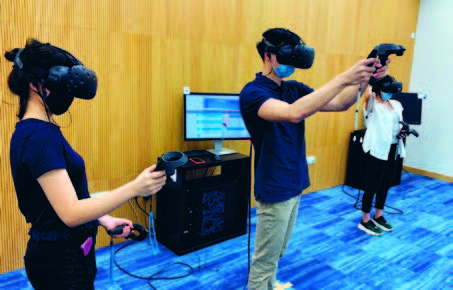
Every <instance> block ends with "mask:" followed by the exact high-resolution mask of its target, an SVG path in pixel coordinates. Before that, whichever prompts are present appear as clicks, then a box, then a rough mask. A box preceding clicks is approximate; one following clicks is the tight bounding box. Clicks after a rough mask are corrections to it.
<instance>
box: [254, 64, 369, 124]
mask: <svg viewBox="0 0 453 290" xmlns="http://www.w3.org/2000/svg"><path fill="white" fill-rule="evenodd" d="M370 64H372V65H373V66H371V67H368V65H370ZM376 64H378V60H377V59H365V60H361V61H359V62H357V63H356V64H355V65H354V66H352V67H351V68H350V69H348V70H347V71H345V72H344V73H342V74H340V75H338V76H336V77H335V78H334V79H332V80H331V81H329V82H328V83H327V84H325V85H324V86H322V87H321V88H319V89H317V90H315V91H314V92H312V93H311V94H308V95H306V96H304V97H302V98H300V99H299V100H297V101H296V102H294V103H292V104H288V103H286V102H283V101H280V100H276V99H269V100H267V101H265V102H264V103H263V104H262V105H261V107H260V109H259V110H258V115H259V116H260V117H261V118H263V119H265V120H268V121H271V122H292V123H299V122H300V121H302V120H304V119H306V118H308V117H309V116H311V115H313V114H314V113H316V112H318V111H320V110H321V109H322V108H323V107H324V106H326V105H327V104H328V103H329V102H330V101H331V100H332V99H333V98H335V96H337V94H338V93H339V92H341V91H342V90H343V89H345V88H346V87H348V86H351V85H358V84H361V83H364V82H368V80H369V78H370V77H371V76H372V75H373V72H374V71H375V68H374V65H376Z"/></svg>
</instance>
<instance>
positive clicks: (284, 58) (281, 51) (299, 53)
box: [263, 38, 315, 69]
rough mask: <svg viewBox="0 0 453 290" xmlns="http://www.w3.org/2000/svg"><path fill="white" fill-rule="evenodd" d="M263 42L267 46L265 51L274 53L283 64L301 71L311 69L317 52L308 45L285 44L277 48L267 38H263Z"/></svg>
mask: <svg viewBox="0 0 453 290" xmlns="http://www.w3.org/2000/svg"><path fill="white" fill-rule="evenodd" d="M263 42H264V43H265V44H266V48H265V50H264V51H265V52H271V53H274V54H275V55H276V56H277V61H278V62H279V63H281V64H286V65H292V66H294V67H296V68H300V69H309V68H310V67H311V66H312V65H313V61H314V59H315V50H314V49H313V48H312V47H310V46H308V45H305V44H299V45H296V46H293V45H289V44H284V45H281V46H278V47H277V46H275V45H273V44H272V43H270V42H269V41H267V40H266V39H265V38H263Z"/></svg>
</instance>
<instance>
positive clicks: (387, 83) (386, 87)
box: [367, 43, 406, 94]
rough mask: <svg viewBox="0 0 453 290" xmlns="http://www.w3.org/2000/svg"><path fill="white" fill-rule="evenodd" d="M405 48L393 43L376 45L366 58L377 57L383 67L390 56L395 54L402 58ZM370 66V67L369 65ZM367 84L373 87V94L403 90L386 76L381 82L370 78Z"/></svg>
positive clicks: (393, 92) (392, 79) (400, 85)
mask: <svg viewBox="0 0 453 290" xmlns="http://www.w3.org/2000/svg"><path fill="white" fill-rule="evenodd" d="M405 51H406V48H404V47H403V46H401V45H398V44H393V43H381V44H378V45H376V47H375V48H374V49H373V50H372V51H371V52H370V54H369V55H368V57H367V58H376V57H379V60H380V62H381V65H382V66H385V64H386V62H387V60H388V58H389V56H390V55H392V54H395V55H397V56H402V55H403V54H404V52H405ZM370 66H371V65H370ZM369 84H370V85H371V86H372V87H373V88H372V91H373V92H378V91H382V92H385V93H392V94H395V93H400V92H401V91H402V89H403V84H402V83H401V82H397V81H396V80H395V79H394V78H393V77H391V76H389V75H387V76H385V77H384V78H383V79H381V80H376V78H375V77H371V78H370V82H369Z"/></svg>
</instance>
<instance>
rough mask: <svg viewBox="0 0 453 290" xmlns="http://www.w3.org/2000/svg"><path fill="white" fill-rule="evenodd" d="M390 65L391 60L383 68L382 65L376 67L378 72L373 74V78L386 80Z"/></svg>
mask: <svg viewBox="0 0 453 290" xmlns="http://www.w3.org/2000/svg"><path fill="white" fill-rule="evenodd" d="M389 63H390V58H389V59H387V61H386V63H385V65H384V66H382V65H381V63H379V64H377V65H376V68H377V71H376V73H374V74H373V77H374V78H375V79H377V80H380V79H382V78H384V77H385V76H386V75H387V73H388V70H389Z"/></svg>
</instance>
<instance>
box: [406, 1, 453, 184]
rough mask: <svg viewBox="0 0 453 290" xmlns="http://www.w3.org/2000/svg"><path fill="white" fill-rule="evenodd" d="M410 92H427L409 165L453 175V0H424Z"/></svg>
mask: <svg viewBox="0 0 453 290" xmlns="http://www.w3.org/2000/svg"><path fill="white" fill-rule="evenodd" d="M408 91H409V92H423V93H426V94H427V98H426V99H425V100H423V111H422V125H420V126H411V127H413V128H414V129H415V130H417V131H418V132H419V133H420V137H419V138H418V139H417V138H415V137H414V136H410V137H409V138H408V140H407V141H408V142H407V158H406V160H405V165H408V166H411V167H416V168H420V169H423V170H428V171H432V172H437V173H441V174H445V175H448V176H453V0H420V10H419V15H418V22H417V31H416V36H415V50H414V58H413V63H412V72H411V79H410V85H409V90H408Z"/></svg>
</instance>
